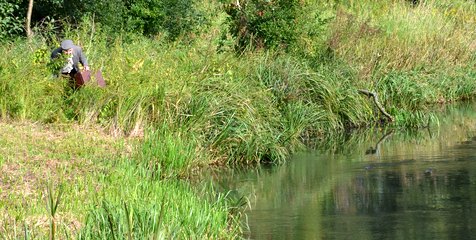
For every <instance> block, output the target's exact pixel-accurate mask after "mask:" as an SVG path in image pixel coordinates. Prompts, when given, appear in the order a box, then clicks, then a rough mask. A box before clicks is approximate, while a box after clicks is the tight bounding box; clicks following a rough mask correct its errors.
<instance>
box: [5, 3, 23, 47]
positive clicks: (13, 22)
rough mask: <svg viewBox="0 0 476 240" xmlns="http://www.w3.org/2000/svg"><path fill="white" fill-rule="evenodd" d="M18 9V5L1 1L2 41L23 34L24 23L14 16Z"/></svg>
mask: <svg viewBox="0 0 476 240" xmlns="http://www.w3.org/2000/svg"><path fill="white" fill-rule="evenodd" d="M18 9H19V5H18V4H15V3H12V2H11V1H7V0H0V40H4V39H6V38H8V37H11V36H13V35H17V34H20V33H21V32H23V25H22V21H21V19H20V18H19V17H18V16H15V14H14V13H15V11H17V10H18Z"/></svg>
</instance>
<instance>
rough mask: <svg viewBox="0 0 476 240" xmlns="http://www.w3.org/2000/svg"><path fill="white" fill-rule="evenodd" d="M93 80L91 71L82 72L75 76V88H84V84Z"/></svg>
mask: <svg viewBox="0 0 476 240" xmlns="http://www.w3.org/2000/svg"><path fill="white" fill-rule="evenodd" d="M89 80H91V72H90V71H84V70H83V71H81V72H77V73H76V74H74V82H75V84H74V85H75V87H77V88H79V87H82V86H83V85H84V84H86V83H87V82H89Z"/></svg>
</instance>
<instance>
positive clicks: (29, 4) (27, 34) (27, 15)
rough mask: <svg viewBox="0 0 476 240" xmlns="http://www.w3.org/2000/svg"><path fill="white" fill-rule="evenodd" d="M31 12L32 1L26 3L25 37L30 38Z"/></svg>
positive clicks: (31, 33)
mask: <svg viewBox="0 0 476 240" xmlns="http://www.w3.org/2000/svg"><path fill="white" fill-rule="evenodd" d="M32 12H33V0H29V2H28V12H27V13H26V36H27V37H28V38H31V36H32V35H33V32H32V31H31V27H30V25H31V13H32Z"/></svg>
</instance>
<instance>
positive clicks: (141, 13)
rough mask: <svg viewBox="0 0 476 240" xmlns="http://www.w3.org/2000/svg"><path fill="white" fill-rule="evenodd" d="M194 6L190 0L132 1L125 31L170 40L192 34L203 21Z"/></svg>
mask: <svg viewBox="0 0 476 240" xmlns="http://www.w3.org/2000/svg"><path fill="white" fill-rule="evenodd" d="M196 4H199V3H196V1H192V0H178V1H177V0H153V1H145V0H136V1H132V2H131V3H130V6H128V7H129V9H130V10H129V12H128V14H127V23H128V26H127V29H128V30H129V31H136V32H139V33H142V34H145V35H147V36H154V35H158V34H160V33H162V34H167V35H168V37H169V38H170V39H176V38H177V37H179V36H181V35H184V34H188V33H193V32H194V31H196V30H197V28H198V27H200V26H201V24H203V23H204V20H205V19H204V18H203V13H201V12H199V11H198V9H197V6H195V5H196Z"/></svg>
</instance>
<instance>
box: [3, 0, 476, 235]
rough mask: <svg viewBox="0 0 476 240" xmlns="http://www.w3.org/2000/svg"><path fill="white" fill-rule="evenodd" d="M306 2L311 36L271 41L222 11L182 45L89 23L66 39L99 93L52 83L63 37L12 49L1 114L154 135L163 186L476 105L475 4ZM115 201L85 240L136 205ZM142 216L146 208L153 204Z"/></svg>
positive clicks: (152, 157) (157, 177)
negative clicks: (452, 105)
mask: <svg viewBox="0 0 476 240" xmlns="http://www.w3.org/2000/svg"><path fill="white" fill-rule="evenodd" d="M296 4H297V2H296ZM302 4H303V5H302V6H301V5H300V6H301V7H303V8H308V9H307V10H309V11H308V12H309V13H310V14H309V15H306V16H305V17H304V16H302V17H300V18H297V19H296V20H295V23H296V24H297V25H298V26H300V27H302V26H304V28H299V30H300V31H291V29H289V28H292V25H285V26H286V27H287V28H288V29H284V30H282V32H279V33H280V34H278V35H276V34H271V37H273V38H272V39H273V42H272V44H271V42H269V41H268V42H267V41H266V37H267V36H268V35H266V33H269V32H266V31H269V29H270V26H274V25H269V22H270V21H271V20H269V21H268V22H265V23H266V24H268V25H266V24H262V25H259V24H257V25H256V26H254V25H253V27H254V28H251V27H252V26H249V28H248V30H247V31H248V32H246V33H247V35H233V34H228V33H227V31H229V30H230V29H238V30H239V29H241V28H239V27H240V26H237V25H233V22H231V23H230V21H228V20H227V15H226V14H225V12H226V11H225V10H224V9H223V8H221V7H220V5H219V4H209V5H207V7H208V11H209V12H210V15H209V18H208V20H209V22H208V26H207V27H206V28H204V29H202V31H198V32H194V34H193V36H192V37H191V36H187V37H183V38H180V37H178V38H177V39H175V40H174V41H173V42H171V41H170V39H169V38H166V37H162V36H161V35H157V36H155V37H142V36H137V35H133V34H127V33H124V34H122V35H121V34H117V35H116V36H114V37H111V36H110V31H106V30H103V29H106V28H101V25H99V24H95V23H94V21H93V19H92V18H85V19H83V21H82V23H81V24H80V25H79V26H78V27H77V28H71V29H66V30H65V31H64V32H63V33H62V34H63V35H64V37H65V38H70V39H73V40H74V41H75V42H76V43H78V44H79V45H81V46H82V47H83V49H84V50H85V53H86V55H87V56H88V59H89V62H90V65H91V67H92V69H93V71H94V70H99V69H101V70H102V72H103V75H104V77H105V79H106V82H107V87H106V88H98V87H97V86H95V85H94V83H91V84H89V85H87V86H85V87H83V88H81V89H79V90H77V91H72V90H71V89H69V88H68V85H67V80H66V79H61V78H58V77H54V76H53V73H52V72H51V71H50V69H49V68H48V65H47V62H48V61H49V51H50V50H52V49H53V48H54V47H55V46H56V45H57V44H58V42H59V41H60V39H59V38H58V37H57V36H54V35H52V32H45V33H41V34H40V33H37V35H36V36H35V37H34V38H33V39H31V40H30V41H27V40H24V39H17V40H12V41H10V42H5V43H2V44H1V45H0V52H1V53H2V55H3V57H2V58H0V118H1V119H6V120H13V121H23V120H28V121H37V122H41V123H48V124H49V123H53V124H63V123H79V124H80V125H93V126H96V125H99V126H101V127H103V128H105V129H108V130H109V132H110V133H111V134H114V135H115V136H143V138H142V141H141V143H140V144H141V145H140V147H139V148H138V149H139V150H138V151H137V153H136V155H135V156H134V158H133V160H132V162H133V163H135V165H134V166H135V167H134V169H135V168H136V167H137V168H138V169H142V170H143V171H145V172H146V173H144V174H145V175H144V176H146V177H144V179H148V180H147V181H151V182H150V187H151V189H155V187H156V186H155V184H156V183H155V182H154V181H165V180H167V181H168V180H170V179H179V178H184V177H187V176H189V175H190V173H192V172H193V171H194V170H195V169H197V167H201V166H207V165H210V164H227V165H243V164H259V163H264V162H271V163H282V162H284V161H285V159H286V158H287V157H288V156H289V155H290V154H291V153H293V152H295V151H297V150H299V149H302V148H303V147H304V144H303V142H304V140H306V139H318V141H319V140H322V141H325V140H326V138H330V137H332V135H333V134H335V133H339V132H342V131H348V130H350V129H353V128H360V127H370V126H375V125H379V124H389V125H391V126H392V127H410V128H417V127H426V126H428V124H430V123H432V122H435V121H437V120H436V119H435V117H433V115H432V114H431V111H430V110H431V108H432V107H433V106H435V105H436V104H441V103H448V102H455V101H460V100H465V99H471V98H474V96H475V93H476V84H475V82H474V77H475V76H476V71H475V70H474V65H475V63H476V59H475V50H476V42H474V37H475V32H474V31H473V26H474V23H475V21H476V14H474V10H475V8H476V5H475V3H474V2H469V1H462V0H461V1H424V2H423V1H422V3H420V4H417V5H413V4H410V3H409V2H408V1H382V2H375V1H349V2H346V3H339V1H336V2H332V1H331V2H329V1H326V3H322V4H321V3H320V2H319V1H315V2H314V1H303V3H302ZM257 6H258V5H256V6H253V7H254V8H256V7H257ZM258 7H259V6H258ZM254 8H253V9H254ZM263 9H264V10H263V11H265V10H266V11H268V10H269V9H268V6H267V5H266V6H265V7H264V8H263ZM270 9H271V8H270ZM228 10H229V9H228ZM253 11H254V10H253ZM253 11H251V10H250V11H248V12H242V13H241V14H242V15H239V16H240V17H249V14H250V13H251V14H252V13H253ZM269 11H271V10H269ZM292 13H294V12H292ZM235 14H237V13H235ZM259 14H260V15H262V14H266V12H260V13H259ZM283 14H291V13H289V12H285V13H283ZM265 16H266V15H265ZM286 16H288V15H286ZM312 16H314V19H311V18H310V17H312ZM254 20H256V19H254ZM282 20H283V19H280V21H282ZM311 20H312V21H311ZM235 24H236V22H235ZM306 24H307V25H306ZM241 27H243V26H241ZM314 27H315V29H314V30H315V31H314V32H313V33H312V34H308V33H305V29H310V28H314ZM316 29H317V30H316ZM253 30H256V31H258V32H259V33H260V34H261V35H259V34H258V35H256V34H253V32H252V31H253ZM283 34H284V35H286V34H292V35H293V38H291V39H292V40H293V42H292V44H289V45H280V41H284V40H286V39H288V38H286V37H285V36H284V35H283ZM283 36H284V37H283ZM240 37H241V38H240ZM243 37H248V41H244V40H243ZM268 37H269V36H268ZM237 38H240V39H237ZM250 39H251V40H250ZM283 39H284V40H283ZM234 43H237V44H240V43H242V44H243V45H240V46H239V47H237V45H234ZM267 43H270V44H271V45H267ZM237 49H238V50H239V52H237V51H236V50H237ZM359 89H366V90H369V91H373V92H375V93H377V94H378V96H379V99H380V102H381V103H382V105H383V106H384V107H385V109H386V111H387V112H388V113H389V114H391V115H392V116H393V117H394V119H395V120H394V121H393V122H391V123H388V122H386V121H387V119H386V118H385V117H384V116H383V115H382V113H381V112H380V111H379V109H377V107H376V106H375V104H374V102H373V101H372V99H369V98H367V97H366V96H365V95H362V94H360V93H359V91H358V90H359ZM159 188H160V187H159ZM147 191H149V190H147ZM147 191H146V192H147ZM154 191H155V190H154ZM157 191H159V192H160V191H161V190H160V189H159V190H157ZM146 192H140V193H137V194H138V195H142V194H147V193H146ZM106 198H107V199H116V198H117V199H119V198H120V196H119V195H114V196H111V197H106ZM139 199H140V197H138V198H134V199H133V200H131V201H133V202H134V201H138V200H139ZM158 199H160V196H159V197H158V198H157V199H155V200H154V201H153V202H157V201H158ZM108 201H112V203H108V202H107V201H106V202H105V203H104V204H101V206H103V207H102V208H100V209H102V210H95V211H93V212H91V213H90V217H89V218H88V219H92V220H88V221H94V222H97V223H98V224H99V225H97V226H95V227H90V228H86V230H85V231H86V232H85V233H83V234H86V235H87V234H89V233H88V232H91V231H93V232H94V231H96V230H97V231H102V230H99V229H102V228H107V224H110V223H107V222H101V221H104V219H103V220H101V221H99V220H98V219H95V220H94V218H95V217H97V218H101V217H104V216H107V215H108V214H109V213H108V210H107V209H116V210H114V211H118V212H116V214H117V215H116V216H119V215H121V216H122V215H124V214H126V215H127V214H128V213H127V212H128V211H132V210H131V209H134V207H133V206H131V207H128V205H127V204H125V205H123V203H121V201H120V200H117V201H116V200H108ZM135 203H137V202H134V203H133V204H135ZM111 204H112V205H111ZM137 204H139V203H137ZM158 204H159V205H157V206H160V201H159V203H158ZM134 206H135V205H134ZM142 207H143V208H142ZM142 207H141V209H138V210H133V211H134V212H141V211H142V210H143V209H147V208H149V207H150V206H148V205H147V204H146V205H144V206H142ZM155 209H161V208H160V207H158V208H155ZM158 211H159V212H160V210H158ZM129 214H130V213H129ZM140 215H141V217H145V218H147V219H149V220H150V219H151V218H154V219H155V217H154V216H155V215H154V216H151V215H147V214H145V213H144V215H142V214H140ZM157 216H158V215H157ZM118 218H119V217H118ZM121 219H126V218H121ZM144 221H146V220H144ZM147 221H148V220H147ZM154 221H155V220H154ZM164 221H165V219H164ZM138 224H139V223H138ZM87 226H89V225H87ZM121 226H122V227H121V228H119V229H122V230H120V231H122V232H127V229H126V228H125V227H126V226H127V225H125V223H124V222H122V225H121ZM172 228H173V227H172ZM110 229H116V228H114V227H113V228H110ZM134 229H143V230H144V231H146V230H147V229H148V230H153V231H155V229H157V228H154V227H152V228H150V227H149V226H142V225H139V226H137V227H134ZM138 231H139V230H138ZM141 231H142V230H141ZM167 231H168V234H171V232H173V230H170V229H169V230H167ZM105 232H107V231H106V230H104V231H102V233H103V234H106V233H105ZM196 234H200V233H198V232H197V233H196ZM86 235H82V236H86ZM200 235H201V234H200ZM103 236H104V237H106V235H103ZM144 236H145V235H144ZM204 236H208V235H206V234H205V235H204ZM106 238H107V237H106ZM205 238H206V237H205Z"/></svg>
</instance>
